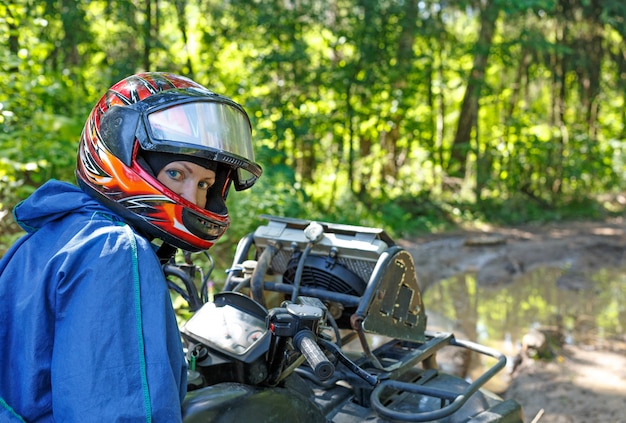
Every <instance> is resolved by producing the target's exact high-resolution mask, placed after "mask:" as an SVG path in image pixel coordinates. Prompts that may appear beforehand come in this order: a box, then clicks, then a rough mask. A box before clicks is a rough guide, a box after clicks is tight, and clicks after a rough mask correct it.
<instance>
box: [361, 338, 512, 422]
mask: <svg viewBox="0 0 626 423" xmlns="http://www.w3.org/2000/svg"><path fill="white" fill-rule="evenodd" d="M426 336H427V341H426V342H425V343H424V344H422V345H419V346H416V345H415V343H413V342H409V343H406V342H405V343H403V348H407V347H409V348H411V347H416V348H415V349H414V350H413V351H412V352H411V353H409V354H405V355H404V356H402V358H401V359H400V362H397V363H394V365H393V366H389V367H387V368H388V369H391V368H393V369H395V370H391V371H390V372H387V374H381V375H379V380H380V382H379V383H378V385H377V386H376V387H375V388H374V390H373V391H372V394H371V402H372V408H373V409H374V410H375V411H376V412H377V413H378V414H379V415H381V416H384V417H386V418H389V419H391V420H394V421H406V422H427V421H434V420H439V419H443V418H445V417H448V416H450V415H451V414H452V413H455V412H457V411H458V410H459V409H460V408H461V407H462V406H463V405H464V404H465V403H466V402H467V400H468V399H469V398H470V397H472V395H473V394H475V393H476V392H477V391H478V390H479V389H480V388H481V387H482V386H483V385H484V384H485V383H486V382H487V381H488V380H489V379H491V378H492V377H494V376H495V375H496V373H498V372H499V371H500V370H502V369H503V368H504V367H505V365H506V357H505V356H504V355H503V354H502V353H500V352H499V351H496V350H494V349H492V348H488V347H485V346H483V345H480V344H476V343H474V342H470V341H464V340H457V339H456V338H455V337H454V335H453V334H451V333H440V332H431V331H427V333H426ZM407 344H414V345H407ZM448 345H450V346H454V347H460V348H465V349H468V350H469V351H471V352H476V353H479V354H481V355H485V356H488V357H492V358H495V359H496V360H497V361H496V363H495V364H494V365H493V366H491V367H490V368H489V369H487V370H486V371H485V372H484V373H483V374H482V375H481V376H480V377H478V378H477V379H476V380H475V381H474V382H472V383H471V384H469V385H466V386H465V387H464V388H462V389H461V388H458V389H454V388H455V386H452V387H450V386H447V387H444V388H440V387H435V386H428V384H429V383H430V382H433V381H435V380H436V378H437V377H438V375H439V372H438V371H437V370H436V369H426V370H425V371H424V372H423V373H422V374H421V375H420V377H419V378H418V379H417V380H414V381H413V382H404V381H401V380H399V379H401V378H402V373H404V372H405V371H406V369H409V368H412V367H414V366H415V364H417V363H419V362H427V361H428V360H430V359H434V356H435V353H436V352H437V351H438V350H440V349H441V348H443V347H445V346H448ZM394 348H397V346H395V344H394V343H393V342H391V343H387V344H385V345H383V346H381V347H380V348H377V349H376V352H375V355H377V356H379V357H381V355H382V356H383V357H384V356H389V355H395V354H393V353H392V352H391V350H392V349H394ZM379 359H380V360H381V361H384V359H381V358H379ZM390 391H394V393H393V394H391V393H390ZM402 393H408V394H419V395H423V396H427V397H432V398H436V399H439V400H440V401H441V408H439V409H436V410H430V411H421V412H410V411H398V410H397V409H394V408H393V407H394V404H395V402H394V401H393V399H392V398H393V397H394V396H395V397H398V395H399V394H402Z"/></svg>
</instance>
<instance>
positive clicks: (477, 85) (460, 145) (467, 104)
mask: <svg viewBox="0 0 626 423" xmlns="http://www.w3.org/2000/svg"><path fill="white" fill-rule="evenodd" d="M499 11H500V9H499V7H498V2H497V1H495V0H488V1H487V2H486V5H485V8H484V9H483V10H482V12H481V14H480V19H481V26H480V33H479V36H478V40H477V42H476V46H475V49H474V50H475V52H474V62H473V65H472V71H471V72H470V76H469V80H468V81H467V88H466V90H465V95H464V97H463V103H462V105H461V114H460V116H459V123H458V126H457V130H456V134H455V136H454V141H453V144H452V151H451V156H450V163H449V164H448V173H450V174H451V175H452V176H457V177H463V176H465V170H466V166H467V163H466V161H467V152H468V151H469V145H470V137H471V134H472V129H473V128H474V122H476V118H477V116H478V101H479V99H480V90H481V87H482V85H483V84H484V82H485V81H484V79H485V69H486V67H487V60H488V58H489V49H490V48H491V44H492V40H493V33H494V30H495V26H496V20H497V18H498V13H499Z"/></svg>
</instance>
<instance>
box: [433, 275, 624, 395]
mask: <svg viewBox="0 0 626 423" xmlns="http://www.w3.org/2000/svg"><path fill="white" fill-rule="evenodd" d="M423 299H424V304H425V307H426V311H427V314H428V316H429V329H430V328H434V329H436V330H442V331H451V332H453V333H455V335H456V336H457V337H458V338H466V339H470V340H472V341H476V342H479V343H481V344H484V345H488V346H490V347H493V348H496V349H498V350H499V351H501V352H503V353H504V354H506V355H507V357H508V359H509V360H508V361H509V363H508V370H509V371H503V372H501V373H500V375H499V380H496V381H494V382H493V383H492V384H491V386H490V389H492V390H494V391H497V392H502V391H504V390H505V389H506V388H507V387H508V384H509V382H510V378H509V376H508V375H509V373H510V370H511V368H512V366H514V365H515V360H516V357H517V356H518V355H519V353H520V351H521V348H522V340H523V338H524V336H525V335H526V334H528V333H529V332H530V331H531V330H532V329H533V328H540V329H542V330H546V329H548V330H549V331H554V333H556V334H558V336H560V337H561V339H560V341H561V342H563V343H565V344H572V345H594V346H596V347H597V346H599V345H600V346H601V345H602V343H603V342H604V341H607V340H609V339H611V338H615V337H618V336H624V334H625V333H626V268H624V267H619V268H606V269H596V270H594V271H593V272H572V271H571V268H570V267H569V266H568V265H567V264H565V265H563V264H562V263H561V264H559V265H554V266H549V265H544V266H539V267H536V268H534V269H533V270H531V271H528V272H524V273H523V274H520V275H518V276H517V277H515V278H514V279H513V280H512V281H511V282H507V283H505V284H492V285H489V286H484V285H481V284H480V283H478V282H477V276H476V272H466V273H463V274H459V275H456V276H453V277H449V278H446V279H443V280H440V281H439V282H436V283H434V284H432V285H430V286H429V287H427V289H425V291H424V293H423ZM466 364H467V366H468V367H469V372H468V376H469V377H471V376H472V375H475V374H480V372H481V371H484V369H485V368H486V366H490V365H492V364H493V363H492V362H490V359H482V358H480V357H471V360H470V361H468V363H466Z"/></svg>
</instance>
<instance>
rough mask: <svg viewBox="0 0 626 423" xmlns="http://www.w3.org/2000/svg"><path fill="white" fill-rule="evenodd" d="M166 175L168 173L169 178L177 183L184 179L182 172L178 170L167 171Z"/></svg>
mask: <svg viewBox="0 0 626 423" xmlns="http://www.w3.org/2000/svg"><path fill="white" fill-rule="evenodd" d="M165 173H167V176H169V177H170V178H172V179H174V180H177V181H178V180H180V179H182V178H183V174H182V172H181V171H180V170H177V169H166V170H165Z"/></svg>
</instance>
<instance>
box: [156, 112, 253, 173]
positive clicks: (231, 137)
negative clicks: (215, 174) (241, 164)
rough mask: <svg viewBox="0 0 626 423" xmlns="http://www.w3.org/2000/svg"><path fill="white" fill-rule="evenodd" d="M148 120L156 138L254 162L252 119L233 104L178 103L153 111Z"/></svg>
mask: <svg viewBox="0 0 626 423" xmlns="http://www.w3.org/2000/svg"><path fill="white" fill-rule="evenodd" d="M148 124H149V126H150V132H151V135H152V138H153V140H154V141H156V142H158V141H164V142H175V143H182V144H187V145H188V146H190V147H192V148H193V147H200V148H201V149H205V148H208V149H213V150H217V151H223V152H226V153H230V154H234V155H236V156H239V157H241V158H243V159H246V160H248V161H250V162H254V152H253V150H252V134H251V130H250V122H249V121H248V118H247V117H246V116H245V115H244V114H243V113H242V112H241V111H240V110H238V109H237V108H235V107H233V106H231V105H229V104H224V103H217V102H210V101H202V102H193V103H183V104H177V105H175V106H172V107H168V108H166V109H161V110H157V111H155V112H153V113H150V114H149V115H148Z"/></svg>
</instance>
